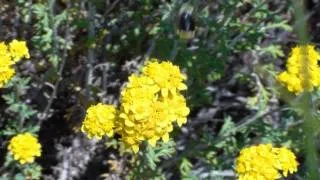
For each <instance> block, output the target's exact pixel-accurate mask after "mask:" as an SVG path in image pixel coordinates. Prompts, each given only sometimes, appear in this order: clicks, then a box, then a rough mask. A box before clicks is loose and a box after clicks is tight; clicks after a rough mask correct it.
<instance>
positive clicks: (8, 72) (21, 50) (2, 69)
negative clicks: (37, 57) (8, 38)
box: [0, 40, 30, 88]
mask: <svg viewBox="0 0 320 180" xmlns="http://www.w3.org/2000/svg"><path fill="white" fill-rule="evenodd" d="M29 56H30V55H29V50H28V48H27V46H26V42H24V41H17V40H13V41H12V42H10V43H9V45H6V44H5V43H4V42H0V88H1V87H3V86H4V85H5V84H6V83H7V82H8V81H9V80H10V79H11V78H12V76H13V75H14V74H15V69H14V68H13V67H12V65H14V64H15V63H16V62H17V61H19V60H21V58H23V57H26V58H29Z"/></svg>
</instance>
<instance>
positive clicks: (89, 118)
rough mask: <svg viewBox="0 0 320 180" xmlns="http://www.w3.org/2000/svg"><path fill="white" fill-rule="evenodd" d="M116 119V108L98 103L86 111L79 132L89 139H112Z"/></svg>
mask: <svg viewBox="0 0 320 180" xmlns="http://www.w3.org/2000/svg"><path fill="white" fill-rule="evenodd" d="M116 118H117V111H116V108H115V107H114V106H112V105H106V104H102V103H99V104H97V105H93V106H90V107H89V108H88V109H87V112H86V117H85V119H84V121H83V124H82V127H81V131H82V132H84V133H86V134H87V136H88V137H89V138H90V139H91V138H97V139H101V138H102V137H103V136H104V135H107V136H108V137H112V136H113V133H114V131H113V130H114V124H115V121H116Z"/></svg>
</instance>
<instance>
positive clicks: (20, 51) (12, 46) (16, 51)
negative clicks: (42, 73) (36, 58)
mask: <svg viewBox="0 0 320 180" xmlns="http://www.w3.org/2000/svg"><path fill="white" fill-rule="evenodd" d="M9 50H10V54H11V56H12V59H13V61H15V62H17V61H20V59H21V58H27V59H28V58H30V55H29V49H28V47H27V44H26V42H25V41H18V40H13V41H11V42H10V43H9Z"/></svg>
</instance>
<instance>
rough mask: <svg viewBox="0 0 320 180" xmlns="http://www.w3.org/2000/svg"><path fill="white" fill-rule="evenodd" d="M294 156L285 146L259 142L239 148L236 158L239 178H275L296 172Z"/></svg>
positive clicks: (242, 179) (251, 179)
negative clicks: (255, 144) (276, 146)
mask: <svg viewBox="0 0 320 180" xmlns="http://www.w3.org/2000/svg"><path fill="white" fill-rule="evenodd" d="M297 167H298V162H297V160H296V156H295V155H294V154H293V153H292V152H291V151H290V150H289V149H287V148H285V147H281V148H275V147H273V146H272V145H271V144H260V145H257V146H251V147H247V148H244V149H242V150H241V152H240V155H239V157H238V158H237V160H236V172H237V174H238V177H239V180H255V179H265V180H275V179H279V178H281V177H287V176H288V174H289V173H290V174H292V173H294V172H297Z"/></svg>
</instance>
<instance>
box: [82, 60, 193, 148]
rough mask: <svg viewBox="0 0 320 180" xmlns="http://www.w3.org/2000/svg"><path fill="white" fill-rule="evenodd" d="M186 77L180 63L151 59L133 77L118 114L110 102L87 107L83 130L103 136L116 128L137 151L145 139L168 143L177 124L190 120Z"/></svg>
mask: <svg viewBox="0 0 320 180" xmlns="http://www.w3.org/2000/svg"><path fill="white" fill-rule="evenodd" d="M185 79H186V77H185V76H184V75H183V74H182V73H181V72H180V69H179V67H178V66H175V65H173V64H172V63H171V62H168V61H166V62H159V61H158V60H157V59H151V60H150V61H149V62H147V64H146V66H145V67H144V68H143V69H142V74H141V75H137V74H133V75H131V76H130V77H129V82H128V84H127V85H126V87H125V88H124V89H123V90H122V92H121V100H120V102H121V106H120V110H119V113H118V116H117V117H116V113H115V109H114V108H111V107H109V105H102V104H98V105H96V106H92V107H90V108H89V109H88V110H87V115H86V118H85V120H84V122H83V126H82V131H83V132H85V133H86V134H87V135H88V137H89V138H92V137H93V136H95V135H96V137H98V138H101V137H102V136H103V135H108V136H109V137H110V135H111V134H113V131H115V132H116V133H118V134H120V135H121V138H122V141H123V142H124V144H125V146H126V147H127V148H129V149H132V150H133V152H135V153H137V152H138V151H139V146H140V144H141V143H142V142H143V141H147V142H148V143H149V144H150V145H151V146H152V147H154V146H155V145H156V143H157V141H159V140H160V139H161V140H162V141H163V142H168V141H169V133H170V132H171V131H172V130H173V123H177V124H178V126H180V127H181V126H182V125H183V124H185V123H186V122H187V115H188V114H189V111H190V110H189V108H188V107H187V105H186V100H185V98H184V96H183V95H182V94H181V91H182V90H186V89H187V86H186V85H185V84H184V82H183V81H184V80H185ZM103 106H105V107H109V110H108V108H106V109H104V110H103V108H102V107H103ZM98 107H100V109H99V108H98ZM111 109H112V110H111ZM112 127H114V130H113V129H112Z"/></svg>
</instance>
